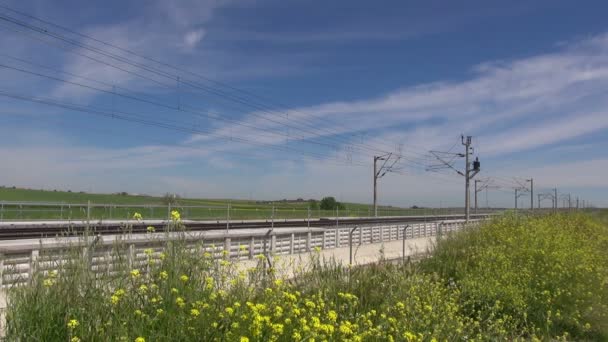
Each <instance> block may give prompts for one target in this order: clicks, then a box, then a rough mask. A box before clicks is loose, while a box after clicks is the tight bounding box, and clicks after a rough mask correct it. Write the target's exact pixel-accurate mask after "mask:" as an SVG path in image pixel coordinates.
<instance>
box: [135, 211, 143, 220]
mask: <svg viewBox="0 0 608 342" xmlns="http://www.w3.org/2000/svg"><path fill="white" fill-rule="evenodd" d="M142 218H143V217H142V216H141V214H140V213H137V212H136V213H135V214H133V219H134V220H137V221H141V219H142Z"/></svg>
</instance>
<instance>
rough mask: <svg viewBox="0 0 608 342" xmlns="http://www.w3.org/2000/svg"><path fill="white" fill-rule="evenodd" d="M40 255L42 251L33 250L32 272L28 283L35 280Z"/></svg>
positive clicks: (31, 258)
mask: <svg viewBox="0 0 608 342" xmlns="http://www.w3.org/2000/svg"><path fill="white" fill-rule="evenodd" d="M39 255H40V251H39V250H37V249H35V250H32V254H31V255H30V270H29V271H30V272H29V277H28V281H29V282H30V283H32V281H33V279H34V273H35V272H36V268H37V267H38V256H39Z"/></svg>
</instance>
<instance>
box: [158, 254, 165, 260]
mask: <svg viewBox="0 0 608 342" xmlns="http://www.w3.org/2000/svg"><path fill="white" fill-rule="evenodd" d="M158 257H159V258H160V260H165V258H166V257H167V254H165V253H160V254H159V255H158Z"/></svg>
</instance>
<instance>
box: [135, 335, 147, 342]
mask: <svg viewBox="0 0 608 342" xmlns="http://www.w3.org/2000/svg"><path fill="white" fill-rule="evenodd" d="M135 342H146V339H145V338H143V337H141V336H140V337H138V338H136V339H135Z"/></svg>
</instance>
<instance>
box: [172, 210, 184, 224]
mask: <svg viewBox="0 0 608 342" xmlns="http://www.w3.org/2000/svg"><path fill="white" fill-rule="evenodd" d="M171 219H172V220H173V221H176V222H177V221H180V220H181V219H182V217H181V215H180V214H179V211H177V210H173V211H171Z"/></svg>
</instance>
